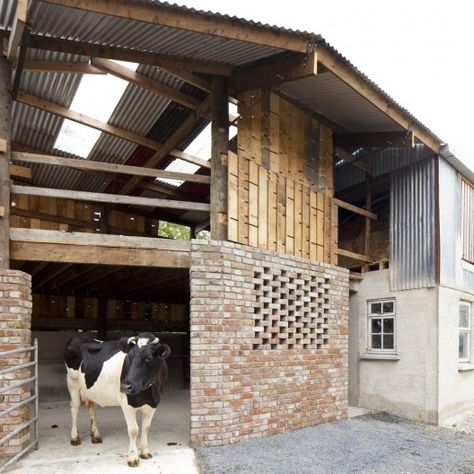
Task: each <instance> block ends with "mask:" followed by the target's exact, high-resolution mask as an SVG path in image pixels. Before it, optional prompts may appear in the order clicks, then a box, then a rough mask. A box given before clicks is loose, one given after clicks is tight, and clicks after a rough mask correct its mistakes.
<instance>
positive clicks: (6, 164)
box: [0, 54, 12, 269]
mask: <svg viewBox="0 0 474 474" xmlns="http://www.w3.org/2000/svg"><path fill="white" fill-rule="evenodd" d="M11 113H12V96H11V66H10V64H9V62H8V61H7V59H6V58H5V56H3V55H1V54H0V269H2V268H9V267H10V149H11V143H10V141H11V140H10V137H11Z"/></svg>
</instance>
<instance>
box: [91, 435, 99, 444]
mask: <svg viewBox="0 0 474 474" xmlns="http://www.w3.org/2000/svg"><path fill="white" fill-rule="evenodd" d="M91 442H92V444H100V443H102V438H101V437H100V436H91Z"/></svg>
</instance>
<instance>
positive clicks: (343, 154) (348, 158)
mask: <svg viewBox="0 0 474 474" xmlns="http://www.w3.org/2000/svg"><path fill="white" fill-rule="evenodd" d="M334 153H335V154H336V155H337V157H338V158H340V159H341V160H344V161H345V162H346V163H350V164H351V165H353V166H355V167H357V168H359V169H361V170H362V171H364V172H365V173H367V174H368V175H369V176H373V173H372V171H371V170H370V168H369V165H367V163H364V162H363V161H360V160H359V159H358V158H356V157H355V156H354V155H352V154H351V153H349V152H348V151H346V150H344V149H343V148H340V147H335V148H334Z"/></svg>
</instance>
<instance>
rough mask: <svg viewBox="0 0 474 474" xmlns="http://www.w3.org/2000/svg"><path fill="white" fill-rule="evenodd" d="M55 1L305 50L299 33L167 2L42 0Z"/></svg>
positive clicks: (99, 11) (249, 40) (138, 19)
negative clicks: (170, 4) (169, 4)
mask: <svg viewBox="0 0 474 474" xmlns="http://www.w3.org/2000/svg"><path fill="white" fill-rule="evenodd" d="M43 1H45V2H47V3H51V4H54V5H62V6H66V7H72V8H77V9H80V10H86V11H91V12H95V13H101V14H103V15H112V16H116V17H118V18H125V19H127V20H135V21H141V22H146V23H151V24H153V25H159V26H167V27H170V28H179V29H182V30H187V31H194V32H197V33H204V34H208V35H212V36H217V37H219V38H226V39H234V40H240V41H245V42H248V43H254V44H261V45H265V46H272V47H274V48H281V49H286V50H290V51H297V52H300V53H305V52H306V51H307V49H308V40H306V39H304V38H303V37H302V35H296V34H294V33H293V34H292V33H285V32H283V31H274V30H271V29H269V28H262V27H259V26H257V25H250V24H245V23H243V22H236V21H233V20H229V19H227V18H223V17H217V16H213V17H212V18H209V17H208V16H207V15H203V14H200V13H196V12H193V13H190V12H188V11H183V10H182V9H179V8H175V7H169V6H166V5H156V4H155V5H150V4H144V3H138V2H132V1H127V0H107V1H104V0H43Z"/></svg>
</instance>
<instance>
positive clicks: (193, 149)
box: [156, 103, 237, 188]
mask: <svg viewBox="0 0 474 474" xmlns="http://www.w3.org/2000/svg"><path fill="white" fill-rule="evenodd" d="M229 115H230V116H235V115H237V106H236V105H235V104H232V103H229ZM211 126H212V124H211V123H209V124H208V125H207V126H206V127H205V128H204V129H203V130H202V131H201V133H200V134H199V135H198V136H197V137H196V138H195V139H194V140H193V141H192V142H191V143H190V144H189V145H188V146H187V147H186V149H185V150H184V152H185V153H189V154H190V155H193V156H197V157H198V158H201V159H202V160H206V161H209V160H210V159H211ZM236 135H237V127H236V126H235V125H231V126H230V127H229V141H230V140H232V138H234V137H235V136H236ZM199 168H200V166H198V165H195V164H193V163H188V162H187V161H184V160H181V159H179V158H178V159H176V160H173V161H172V162H171V163H170V164H169V165H168V166H167V167H166V168H165V170H166V171H176V172H179V173H189V174H194V173H196V171H197V170H198V169H199ZM156 181H161V182H162V183H167V184H169V185H171V186H174V187H177V188H178V187H179V186H181V185H182V184H183V183H184V181H182V180H177V179H166V178H156Z"/></svg>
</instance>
